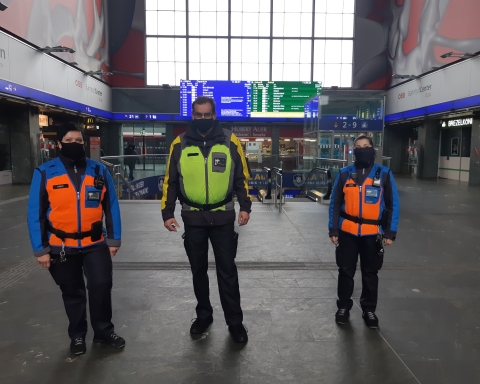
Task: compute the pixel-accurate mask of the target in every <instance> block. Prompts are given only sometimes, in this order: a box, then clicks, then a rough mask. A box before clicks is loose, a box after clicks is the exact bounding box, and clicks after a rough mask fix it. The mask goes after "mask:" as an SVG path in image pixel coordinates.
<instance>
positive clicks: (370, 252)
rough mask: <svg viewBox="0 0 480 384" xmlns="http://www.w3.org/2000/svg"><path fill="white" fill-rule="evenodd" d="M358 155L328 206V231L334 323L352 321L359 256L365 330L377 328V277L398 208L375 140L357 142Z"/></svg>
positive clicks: (362, 138) (341, 177)
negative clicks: (334, 269) (334, 280)
mask: <svg viewBox="0 0 480 384" xmlns="http://www.w3.org/2000/svg"><path fill="white" fill-rule="evenodd" d="M354 155H355V164H353V165H350V166H348V167H345V168H343V169H341V170H340V172H339V174H338V176H337V178H336V181H335V184H334V187H333V192H332V198H331V200H330V210H329V217H330V218H329V224H328V228H329V236H330V239H331V241H332V242H333V243H334V244H335V245H336V246H337V249H336V252H335V253H336V261H337V265H338V300H337V307H338V311H337V313H336V314H335V321H336V322H337V323H338V324H345V323H346V322H347V321H348V319H349V317H350V309H351V308H352V305H353V301H352V298H351V297H352V293H353V284H354V283H353V277H354V276H355V271H356V268H357V262H358V256H359V255H360V267H361V271H362V295H361V297H360V306H361V307H362V311H363V315H362V317H363V319H364V321H365V324H366V325H367V327H369V328H378V318H377V316H376V315H375V310H376V307H377V297H378V271H379V269H380V268H381V267H382V263H383V246H384V245H391V244H392V243H393V241H394V240H395V238H396V235H397V227H398V220H399V211H400V204H399V198H398V191H397V187H396V185H395V181H394V179H393V175H392V172H391V171H390V169H389V168H387V167H384V166H381V165H378V164H375V156H376V152H375V148H373V143H372V139H371V138H369V137H367V136H363V135H362V136H359V137H357V139H356V140H355V143H354Z"/></svg>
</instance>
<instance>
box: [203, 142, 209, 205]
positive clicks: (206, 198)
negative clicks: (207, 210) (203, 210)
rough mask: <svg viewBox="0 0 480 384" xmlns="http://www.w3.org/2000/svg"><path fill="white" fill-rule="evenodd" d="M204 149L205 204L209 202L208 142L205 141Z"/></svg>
mask: <svg viewBox="0 0 480 384" xmlns="http://www.w3.org/2000/svg"><path fill="white" fill-rule="evenodd" d="M203 149H204V152H205V156H206V157H205V193H206V195H205V204H208V154H207V142H206V141H204V142H203Z"/></svg>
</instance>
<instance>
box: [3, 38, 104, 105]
mask: <svg viewBox="0 0 480 384" xmlns="http://www.w3.org/2000/svg"><path fill="white" fill-rule="evenodd" d="M0 81H1V85H2V86H1V88H0V92H4V93H9V94H12V95H16V96H21V97H29V98H32V99H33V100H38V101H41V102H45V103H48V104H53V105H59V106H63V107H65V108H69V109H74V110H78V111H81V112H88V113H92V114H96V113H95V112H96V110H99V111H105V112H108V113H111V111H112V97H111V93H112V92H111V89H110V87H109V86H108V85H107V84H104V83H102V82H101V81H99V80H97V79H95V78H93V77H91V76H87V75H85V74H84V73H83V72H81V71H79V70H78V69H75V68H72V67H69V66H67V65H65V64H64V63H62V62H61V61H59V60H57V59H56V58H54V57H51V56H49V55H46V54H44V53H42V52H39V51H37V50H36V49H34V48H32V47H30V46H29V45H27V44H25V43H23V42H21V41H19V40H17V39H15V38H13V37H11V36H9V35H7V34H6V33H4V32H1V31H0Z"/></svg>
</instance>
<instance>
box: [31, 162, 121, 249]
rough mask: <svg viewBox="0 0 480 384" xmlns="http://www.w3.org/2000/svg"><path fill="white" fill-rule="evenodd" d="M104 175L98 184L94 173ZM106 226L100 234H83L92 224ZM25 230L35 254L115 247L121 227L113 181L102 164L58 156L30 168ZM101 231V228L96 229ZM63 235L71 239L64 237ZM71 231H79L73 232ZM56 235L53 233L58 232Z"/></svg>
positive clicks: (87, 231) (119, 242)
mask: <svg viewBox="0 0 480 384" xmlns="http://www.w3.org/2000/svg"><path fill="white" fill-rule="evenodd" d="M98 176H100V177H101V178H103V181H104V183H103V186H102V185H101V184H98V183H97V184H96V183H95V177H98ZM103 219H105V226H104V227H103V230H102V231H101V232H102V233H101V234H100V235H99V236H96V237H92V236H87V237H84V236H85V234H87V233H89V231H90V232H91V230H92V224H93V223H97V224H99V225H100V227H101V226H102V221H103ZM28 229H29V233H30V241H31V244H32V248H33V253H34V255H35V256H37V257H39V256H43V255H45V254H47V253H53V254H58V253H60V250H61V249H62V246H63V245H62V243H64V245H65V251H66V253H67V254H69V253H70V254H71V253H78V252H85V251H93V250H96V249H98V248H101V247H105V244H106V245H108V246H111V247H119V246H120V244H121V234H122V225H121V219H120V208H119V204H118V199H117V195H116V192H115V186H114V184H113V180H112V178H111V176H110V174H109V173H108V171H107V169H106V168H105V166H104V165H103V164H101V163H99V162H96V161H94V160H91V159H88V158H86V159H83V160H81V161H79V162H77V163H75V162H73V161H72V160H70V159H67V158H65V157H63V156H62V155H60V157H58V158H56V159H54V160H51V161H49V162H47V163H45V164H43V165H41V166H40V167H38V168H37V169H35V171H34V175H33V180H32V185H31V187H30V197H29V200H28ZM98 232H100V231H98ZM64 233H67V234H70V235H72V236H71V237H73V238H63V239H62V237H63V236H64ZM76 234H83V235H81V236H77V235H76ZM57 235H58V236H57Z"/></svg>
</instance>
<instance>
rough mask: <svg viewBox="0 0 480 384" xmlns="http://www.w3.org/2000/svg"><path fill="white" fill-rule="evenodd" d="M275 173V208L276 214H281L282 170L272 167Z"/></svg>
mask: <svg viewBox="0 0 480 384" xmlns="http://www.w3.org/2000/svg"><path fill="white" fill-rule="evenodd" d="M273 170H274V171H275V199H274V202H275V208H278V212H280V213H282V204H283V170H282V168H278V167H273Z"/></svg>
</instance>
